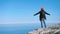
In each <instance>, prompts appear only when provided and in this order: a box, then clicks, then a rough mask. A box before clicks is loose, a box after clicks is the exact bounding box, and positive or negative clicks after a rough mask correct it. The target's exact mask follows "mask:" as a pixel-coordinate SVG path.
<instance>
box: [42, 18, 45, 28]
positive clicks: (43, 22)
mask: <svg viewBox="0 0 60 34" xmlns="http://www.w3.org/2000/svg"><path fill="white" fill-rule="evenodd" d="M43 24H44V27H45V28H46V23H45V21H44V18H42V20H41V28H43Z"/></svg>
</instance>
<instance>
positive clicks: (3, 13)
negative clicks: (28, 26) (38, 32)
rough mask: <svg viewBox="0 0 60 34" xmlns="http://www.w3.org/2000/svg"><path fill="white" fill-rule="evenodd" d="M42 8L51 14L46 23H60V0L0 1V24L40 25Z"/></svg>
mask: <svg viewBox="0 0 60 34" xmlns="http://www.w3.org/2000/svg"><path fill="white" fill-rule="evenodd" d="M41 7H44V8H45V11H46V12H48V13H50V14H51V15H50V16H49V15H47V20H46V22H48V23H54V22H56V23H58V22H60V0H0V24H18V23H39V19H38V18H39V16H38V15H37V16H33V15H34V14H35V13H37V12H38V11H40V8H41Z"/></svg>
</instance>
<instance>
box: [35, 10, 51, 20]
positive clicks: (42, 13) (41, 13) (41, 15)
mask: <svg viewBox="0 0 60 34" xmlns="http://www.w3.org/2000/svg"><path fill="white" fill-rule="evenodd" d="M37 14H40V16H39V19H40V20H42V18H44V19H46V15H45V14H47V15H50V14H49V13H47V12H45V11H44V10H43V11H39V12H38V13H36V14H34V16H35V15H37Z"/></svg>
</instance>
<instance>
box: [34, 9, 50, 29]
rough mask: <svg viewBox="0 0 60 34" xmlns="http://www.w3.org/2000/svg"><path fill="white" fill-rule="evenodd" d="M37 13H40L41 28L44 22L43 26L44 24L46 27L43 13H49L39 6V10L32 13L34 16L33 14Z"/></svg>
mask: <svg viewBox="0 0 60 34" xmlns="http://www.w3.org/2000/svg"><path fill="white" fill-rule="evenodd" d="M38 14H40V16H39V20H40V21H41V28H43V23H44V26H45V28H46V24H45V20H46V16H45V14H47V15H50V14H49V13H47V12H45V11H44V8H41V11H39V12H38V13H36V14H34V16H35V15H38Z"/></svg>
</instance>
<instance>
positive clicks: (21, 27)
mask: <svg viewBox="0 0 60 34" xmlns="http://www.w3.org/2000/svg"><path fill="white" fill-rule="evenodd" d="M54 24H55V23H47V24H46V25H47V26H52V25H54ZM38 28H41V27H40V23H24V24H0V34H28V32H30V31H32V30H34V29H38Z"/></svg>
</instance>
